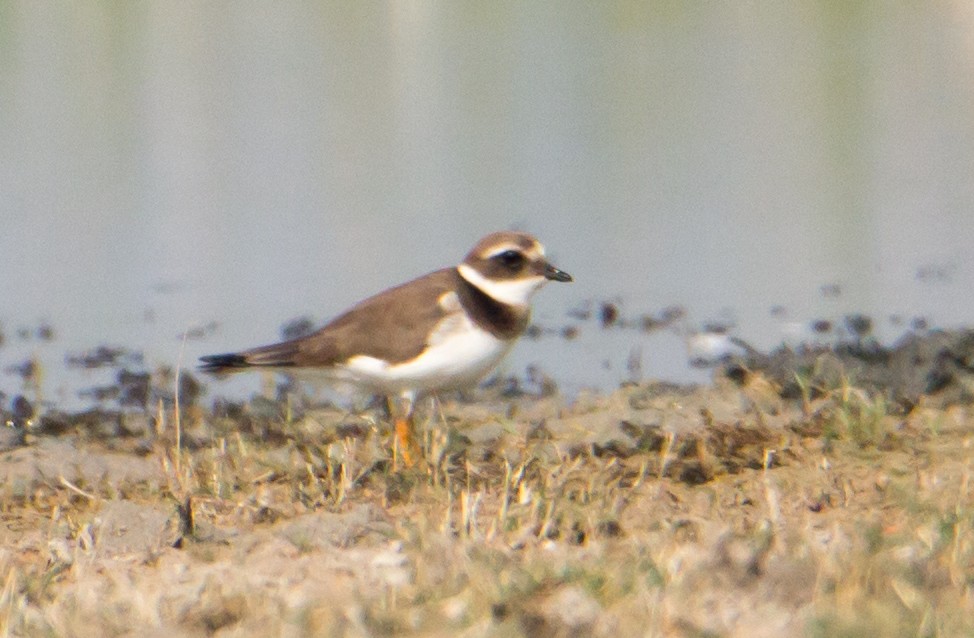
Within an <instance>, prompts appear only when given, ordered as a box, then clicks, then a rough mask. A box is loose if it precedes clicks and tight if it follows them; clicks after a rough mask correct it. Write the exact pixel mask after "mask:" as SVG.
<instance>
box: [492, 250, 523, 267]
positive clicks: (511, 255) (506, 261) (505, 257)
mask: <svg viewBox="0 0 974 638" xmlns="http://www.w3.org/2000/svg"><path fill="white" fill-rule="evenodd" d="M492 259H495V260H497V261H499V262H500V263H501V264H503V265H505V266H507V267H508V268H514V267H517V266H520V265H521V264H523V263H524V254H523V253H520V252H518V251H516V250H505V251H504V252H502V253H499V254H497V255H494V256H493V257H492Z"/></svg>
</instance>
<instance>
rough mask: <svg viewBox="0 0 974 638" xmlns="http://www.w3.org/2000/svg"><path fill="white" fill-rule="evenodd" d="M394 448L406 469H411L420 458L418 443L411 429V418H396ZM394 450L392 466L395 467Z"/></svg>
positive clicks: (413, 429)
mask: <svg viewBox="0 0 974 638" xmlns="http://www.w3.org/2000/svg"><path fill="white" fill-rule="evenodd" d="M395 421H396V443H395V445H396V448H397V449H398V451H399V452H400V453H402V460H403V462H404V463H405V464H406V467H412V466H413V465H415V464H416V461H417V460H418V459H419V457H420V449H419V441H417V440H416V432H415V428H414V427H413V417H412V415H411V414H410V415H409V416H407V417H396V420H395ZM395 456H396V455H395V449H394V450H393V466H395Z"/></svg>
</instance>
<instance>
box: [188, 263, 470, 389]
mask: <svg viewBox="0 0 974 638" xmlns="http://www.w3.org/2000/svg"><path fill="white" fill-rule="evenodd" d="M456 277H457V274H456V270H455V269H452V268H447V269H444V270H438V271H436V272H433V273H430V274H428V275H426V276H424V277H420V278H419V279H414V280H413V281H410V282H408V283H405V284H402V285H400V286H397V287H395V288H390V289H389V290H386V291H384V292H381V293H379V294H377V295H375V296H374V297H369V298H368V299H366V300H365V301H362V302H360V303H359V304H358V305H356V306H354V307H353V308H351V309H350V310H348V311H347V312H345V313H344V314H342V315H340V316H338V317H337V318H335V319H334V320H333V321H332V322H331V323H329V324H328V325H326V326H325V327H324V328H322V329H321V330H318V331H317V332H315V333H312V334H310V335H308V336H306V337H301V338H299V339H293V340H291V341H284V342H282V343H275V344H272V345H269V346H262V347H259V348H252V349H250V350H245V351H243V352H238V353H231V354H218V355H210V356H206V357H202V358H201V359H200V360H201V361H202V362H203V366H201V369H202V370H204V371H206V372H231V371H234V370H239V369H242V368H249V367H252V366H273V367H294V366H301V367H328V366H333V365H335V364H338V363H341V362H343V361H346V360H347V359H349V358H351V357H354V356H356V355H367V356H371V357H376V358H380V359H384V360H386V361H390V362H399V361H406V360H408V359H412V358H413V357H416V356H417V355H419V353H420V352H422V350H423V349H424V347H425V336H426V335H427V334H429V332H430V330H431V329H432V328H433V326H434V325H436V323H437V322H439V321H440V320H441V319H442V318H443V316H444V311H443V309H442V308H441V307H440V305H439V303H438V300H439V298H440V296H441V295H442V294H443V293H445V292H448V291H450V290H453V289H454V287H455V285H456ZM417 336H419V337H420V338H417Z"/></svg>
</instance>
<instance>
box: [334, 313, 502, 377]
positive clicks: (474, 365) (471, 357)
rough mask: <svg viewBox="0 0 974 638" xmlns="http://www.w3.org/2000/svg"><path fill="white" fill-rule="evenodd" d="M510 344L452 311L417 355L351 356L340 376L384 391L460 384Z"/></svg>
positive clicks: (491, 365) (490, 365)
mask: <svg viewBox="0 0 974 638" xmlns="http://www.w3.org/2000/svg"><path fill="white" fill-rule="evenodd" d="M513 345H514V340H513V339H511V340H503V339H498V338H497V337H495V336H494V335H492V334H490V333H489V332H487V331H485V330H482V329H481V328H479V327H478V326H477V325H476V324H474V323H473V322H472V321H470V319H468V318H467V316H466V314H464V313H456V314H453V315H451V316H449V317H447V318H446V319H444V320H443V321H441V322H440V324H439V325H438V326H437V327H436V330H435V331H434V333H433V335H432V336H431V338H430V339H429V347H428V348H427V349H426V350H425V351H424V352H423V353H422V354H421V355H420V356H419V357H418V358H416V359H413V360H411V361H406V362H403V363H398V364H394V365H390V364H389V363H387V362H385V361H382V360H380V359H376V358H374V357H367V356H357V357H352V358H351V359H349V360H348V362H347V363H346V364H345V365H344V366H342V369H343V373H344V374H343V375H342V376H345V375H348V378H349V379H350V380H352V381H353V382H355V383H358V384H360V385H366V386H369V387H371V388H373V389H375V390H378V391H380V392H382V393H384V394H399V393H402V392H409V391H412V392H417V393H421V392H424V391H429V390H439V389H446V388H460V387H464V386H468V385H472V384H474V383H476V382H477V381H479V380H480V379H481V378H483V377H484V376H485V375H486V374H487V373H489V372H490V371H491V370H493V369H494V367H496V366H497V364H498V363H499V362H500V360H501V359H502V358H503V357H504V355H506V354H507V353H508V351H509V350H510V349H511V347H512V346H513Z"/></svg>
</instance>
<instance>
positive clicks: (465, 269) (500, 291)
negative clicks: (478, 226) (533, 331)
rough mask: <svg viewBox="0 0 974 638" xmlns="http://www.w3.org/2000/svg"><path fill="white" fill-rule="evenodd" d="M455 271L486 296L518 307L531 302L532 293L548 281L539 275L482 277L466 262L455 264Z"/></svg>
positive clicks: (523, 306)
mask: <svg viewBox="0 0 974 638" xmlns="http://www.w3.org/2000/svg"><path fill="white" fill-rule="evenodd" d="M457 272H459V273H460V276H461V277H463V278H464V279H465V280H466V281H467V283H469V284H470V285H472V286H475V287H476V288H478V289H480V291H481V292H482V293H484V294H485V295H487V296H488V297H490V298H492V299H494V300H495V301H499V302H501V303H504V304H507V305H509V306H516V307H518V308H526V307H527V306H528V305H529V304H530V303H531V297H533V296H534V293H536V292H538V289H540V288H541V286H543V285H545V284H546V283H547V282H548V280H547V279H545V278H544V277H542V276H541V275H536V276H534V277H527V278H523V279H504V280H500V281H497V280H494V279H488V278H487V277H484V276H483V275H481V274H480V273H479V272H477V271H476V270H474V269H473V268H471V267H470V266H468V265H467V264H460V265H459V266H457Z"/></svg>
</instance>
